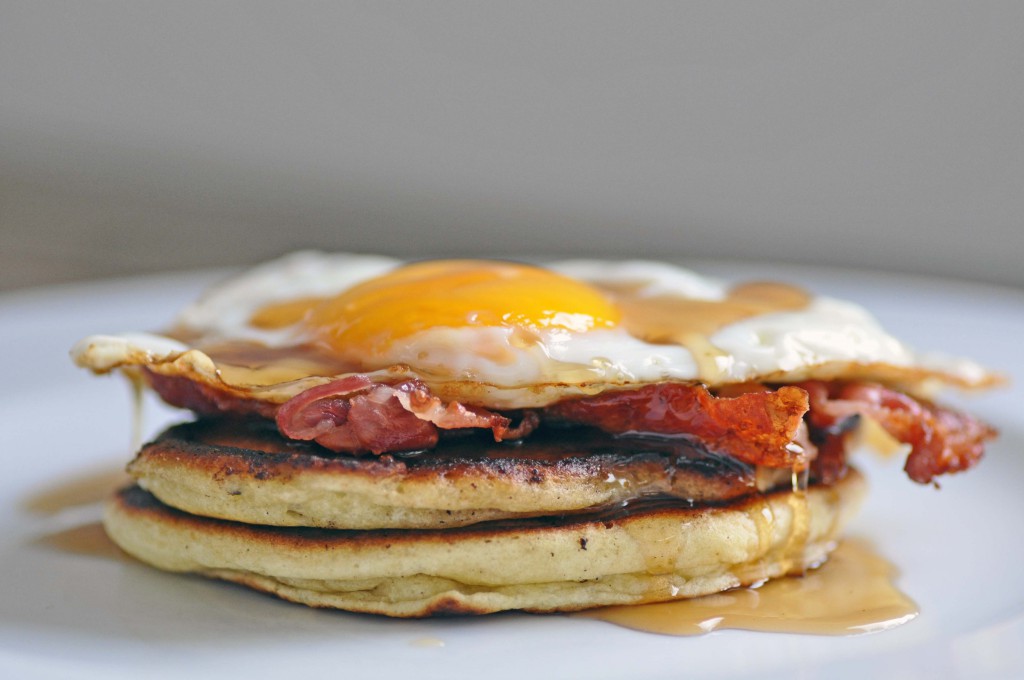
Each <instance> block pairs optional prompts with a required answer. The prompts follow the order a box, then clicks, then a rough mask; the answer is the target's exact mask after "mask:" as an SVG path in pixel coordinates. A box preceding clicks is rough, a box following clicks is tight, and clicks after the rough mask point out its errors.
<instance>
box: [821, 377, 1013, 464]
mask: <svg viewBox="0 0 1024 680" xmlns="http://www.w3.org/2000/svg"><path fill="white" fill-rule="evenodd" d="M801 387H803V388H804V389H806V390H807V392H808V394H809V395H810V400H811V411H810V416H809V420H810V423H811V425H812V426H814V427H818V428H828V427H832V426H834V425H836V424H837V423H839V422H841V421H843V420H845V419H847V418H850V417H851V416H867V417H870V418H872V419H873V420H875V421H876V422H877V423H878V424H879V425H881V426H882V427H883V428H884V429H885V431H886V432H888V433H889V434H890V435H892V436H893V437H894V438H895V439H897V440H898V441H900V442H902V443H904V444H909V445H910V447H911V451H910V455H909V456H907V462H906V464H905V465H904V468H903V469H904V470H905V471H906V473H907V476H909V477H910V478H911V479H912V480H914V481H915V482H920V483H922V484H927V483H929V482H931V481H932V480H933V479H934V478H935V477H936V476H938V475H943V474H948V473H952V472H960V471H963V470H966V469H968V468H970V467H972V466H973V465H974V464H975V463H977V462H978V461H979V460H980V459H981V457H982V455H983V453H984V448H985V441H986V440H988V439H991V438H992V437H994V436H995V435H996V431H995V430H994V429H993V428H992V427H990V426H988V425H986V424H985V423H983V422H981V421H979V420H977V419H976V418H973V417H972V416H969V415H967V414H965V413H960V412H958V411H954V410H952V409H947V408H943V407H941V406H937V405H935V404H931V403H929V402H926V401H921V400H917V399H914V398H913V397H910V396H908V395H906V394H903V393H902V392H897V391H896V390H893V389H890V388H887V387H883V386H882V385H878V384H876V383H863V382H853V383H825V382H820V381H809V382H806V383H801Z"/></svg>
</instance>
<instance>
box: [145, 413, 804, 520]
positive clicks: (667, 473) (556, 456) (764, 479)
mask: <svg viewBox="0 0 1024 680" xmlns="http://www.w3.org/2000/svg"><path fill="white" fill-rule="evenodd" d="M128 469H129V472H130V473H131V474H132V475H133V476H134V477H135V478H136V479H137V480H138V481H139V484H140V485H141V486H142V487H143V488H145V489H147V490H148V491H150V492H151V493H153V494H154V495H155V496H156V497H157V498H159V499H160V500H161V501H162V502H163V503H165V504H167V505H169V506H172V507H175V508H178V509H180V510H184V511H186V512H189V513H192V514H196V515H203V516H206V517H214V518H219V519H228V520H234V521H239V522H248V523H252V524H264V525H274V526H307V527H321V528H331V529H391V528H394V529H431V528H445V527H458V526H465V525H468V524H473V523H476V522H484V521H492V520H498V519H510V518H516V517H532V516H543V515H557V514H566V513H578V512H583V511H588V510H593V509H595V508H603V507H606V506H609V505H615V504H621V503H623V502H626V501H629V500H631V499H635V498H639V497H645V496H652V495H659V496H669V497H673V498H676V499H679V500H680V501H681V502H682V504H684V505H685V504H689V505H695V504H700V503H721V502H725V501H729V500H733V499H736V498H739V497H741V496H745V495H749V494H751V493H755V492H757V491H759V490H766V489H767V488H773V487H776V486H779V485H785V484H789V483H790V476H791V475H790V471H789V470H771V469H767V468H761V469H758V468H756V467H753V466H749V465H745V464H743V463H741V462H739V461H736V460H734V459H732V458H729V457H726V456H722V455H715V454H712V453H710V452H708V451H707V450H706V449H704V448H702V447H700V446H698V445H697V444H695V443H693V442H691V441H689V440H687V439H685V438H675V439H669V438H664V437H662V438H650V437H648V438H643V437H612V436H609V435H606V434H603V433H600V432H597V431H591V430H586V429H582V428H576V429H573V430H572V431H571V432H567V431H565V430H559V429H553V430H549V431H547V432H545V433H540V434H538V435H537V436H535V437H533V438H531V439H529V440H527V441H523V442H512V443H501V444H499V443H495V442H494V441H493V439H492V438H490V437H482V436H466V437H462V438H457V439H454V440H452V441H449V442H446V445H445V446H444V447H439V448H438V449H435V450H432V451H430V452H429V453H412V454H404V455H398V454H396V455H391V456H383V457H380V458H376V457H367V456H352V455H345V454H336V453H333V452H331V451H328V450H326V449H324V448H322V447H320V446H318V445H316V444H312V443H307V442H295V441H288V440H286V439H284V438H283V437H282V436H281V435H280V434H279V433H278V432H277V430H276V429H275V428H274V427H273V424H272V423H268V422H266V421H261V420H243V421H240V420H226V421H225V420H223V419H211V420H199V421H196V422H193V423H186V424H182V425H177V426H174V427H172V428H170V429H168V430H167V431H165V432H164V433H163V434H161V435H160V436H159V437H158V438H157V439H156V440H154V441H153V442H151V443H149V444H147V445H146V446H144V447H143V448H142V450H141V451H140V452H139V454H138V455H137V457H136V459H135V460H134V461H133V462H132V463H131V464H130V465H129V468H128Z"/></svg>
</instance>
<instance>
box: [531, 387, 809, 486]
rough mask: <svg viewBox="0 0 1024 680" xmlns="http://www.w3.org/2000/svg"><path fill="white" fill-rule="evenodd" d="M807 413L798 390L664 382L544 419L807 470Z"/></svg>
mask: <svg viewBox="0 0 1024 680" xmlns="http://www.w3.org/2000/svg"><path fill="white" fill-rule="evenodd" d="M807 409H808V401H807V393H806V392H805V391H804V390H802V389H800V388H798V387H791V386H783V387H780V388H778V389H777V390H774V391H773V390H768V389H765V390H762V391H756V392H747V393H745V394H741V395H739V396H736V397H716V396H714V395H712V394H711V393H710V392H708V390H707V388H706V387H704V386H702V385H688V384H681V383H660V384H656V385H646V386H644V387H641V388H639V389H635V390H628V391H621V392H605V393H603V394H599V395H597V396H594V397H586V398H583V399H577V400H572V401H564V402H560V403H558V404H554V405H552V406H548V407H547V408H545V409H544V411H543V417H544V418H553V419H557V420H560V421H563V422H566V423H573V424H580V425H590V426H592V427H597V428H600V429H601V430H604V431H605V432H610V433H613V434H626V433H649V434H661V435H688V436H691V437H692V438H694V439H697V440H698V441H700V442H701V443H703V444H704V445H705V446H707V447H708V448H709V449H710V450H712V451H715V452H718V453H725V454H728V455H730V456H733V457H734V458H737V459H739V460H742V461H744V462H746V463H750V464H752V465H765V466H768V467H797V468H802V467H804V466H805V465H806V463H807V459H808V454H809V452H808V451H807V450H806V449H805V448H803V447H801V446H798V445H796V444H794V439H796V438H797V434H798V432H799V430H800V426H801V423H802V422H803V416H804V414H805V413H806V412H807Z"/></svg>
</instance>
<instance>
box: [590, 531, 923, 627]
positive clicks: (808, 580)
mask: <svg viewBox="0 0 1024 680" xmlns="http://www.w3.org/2000/svg"><path fill="white" fill-rule="evenodd" d="M895 577H896V569H895V568H894V567H893V566H892V564H890V563H889V562H888V561H887V560H885V559H884V558H882V557H880V556H879V555H878V554H877V553H876V552H875V551H874V549H873V548H872V547H871V545H870V544H869V543H868V542H867V541H864V540H861V539H848V540H846V541H844V542H842V543H841V544H840V545H839V546H838V547H837V548H836V549H835V551H834V552H833V553H832V555H831V556H830V557H829V560H828V562H826V563H825V564H824V565H823V566H821V567H819V568H818V569H814V570H811V571H808V572H806V573H805V574H804V575H803V576H794V577H788V578H781V579H775V580H772V581H768V582H767V583H765V584H763V585H761V586H760V587H758V588H737V589H736V590H731V591H727V592H724V593H719V594H717V595H709V596H706V597H701V598H695V599H692V600H681V601H678V602H665V603H660V604H647V605H631V606H621V607H605V608H603V609H595V610H590V611H585V612H579V613H577V614H573V616H576V617H582V618H588V619H597V620H600V621H607V622H609V623H614V624H616V625H619V626H623V627H625V628H631V629H633V630H639V631H644V632H648V633H659V634H663V635H680V636H684V635H702V634H705V633H710V632H711V631H714V630H721V629H726V628H731V629H741V630H755V631H763V632H772V633H809V634H815V635H858V634H862V633H874V632H878V631H882V630H888V629H890V628H894V627H896V626H899V625H901V624H904V623H907V622H908V621H911V620H913V619H914V618H915V617H916V616H917V614H918V609H917V605H916V604H914V602H913V601H912V600H911V599H910V598H909V597H907V596H906V595H905V594H903V593H902V592H900V591H899V590H898V589H897V588H896V586H895V585H894V583H893V580H894V578H895Z"/></svg>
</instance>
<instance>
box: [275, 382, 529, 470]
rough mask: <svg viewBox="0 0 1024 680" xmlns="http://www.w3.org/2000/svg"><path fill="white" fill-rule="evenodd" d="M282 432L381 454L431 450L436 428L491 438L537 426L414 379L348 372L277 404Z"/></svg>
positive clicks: (337, 448) (335, 446)
mask: <svg viewBox="0 0 1024 680" xmlns="http://www.w3.org/2000/svg"><path fill="white" fill-rule="evenodd" d="M275 420H276V422H277V427H278V429H279V430H280V431H281V434H283V435H284V436H286V437H288V438H290V439H301V440H313V441H316V442H317V443H318V444H320V445H321V446H324V447H326V448H328V449H331V450H332V451H339V452H340V451H346V452H353V453H356V452H366V451H369V452H370V453H375V454H381V453H385V452H388V451H410V450H416V449H429V448H433V447H434V446H435V445H436V444H437V440H438V430H439V429H442V430H452V429H462V428H480V429H489V430H491V431H492V432H493V434H494V439H495V441H502V440H503V439H516V438H519V437H523V436H526V435H527V434H528V433H529V432H530V431H532V430H533V428H534V427H536V425H537V419H536V416H535V415H532V414H530V415H529V416H528V417H526V418H524V419H523V421H522V422H521V423H520V424H519V425H518V426H517V427H512V421H511V419H510V418H507V417H505V416H503V415H500V414H497V413H494V412H492V411H487V410H486V409H482V408H474V407H470V406H463V405H462V404H460V403H458V402H449V403H447V404H445V403H444V402H442V401H441V399H440V398H438V397H435V396H433V395H431V394H430V391H429V390H428V389H427V387H426V386H425V385H424V384H423V383H421V382H419V381H416V380H408V381H405V382H401V383H398V384H396V385H382V384H374V383H373V382H371V381H370V380H369V379H368V378H366V377H365V376H349V377H347V378H342V379H341V380H335V381H333V382H330V383H327V384H324V385H320V386H319V387H315V388H313V389H310V390H307V391H305V392H303V393H301V394H299V395H297V396H295V397H293V398H292V399H290V400H289V401H287V402H285V403H284V404H282V405H281V407H280V408H279V409H278V411H277V415H276V418H275Z"/></svg>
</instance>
